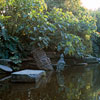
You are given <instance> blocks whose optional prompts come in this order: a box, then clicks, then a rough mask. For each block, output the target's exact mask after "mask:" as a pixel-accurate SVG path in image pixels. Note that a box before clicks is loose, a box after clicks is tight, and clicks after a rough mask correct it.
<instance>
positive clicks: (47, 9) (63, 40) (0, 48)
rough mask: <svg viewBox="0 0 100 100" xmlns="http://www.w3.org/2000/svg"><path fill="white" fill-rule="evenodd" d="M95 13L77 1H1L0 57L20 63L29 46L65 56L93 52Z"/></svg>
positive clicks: (98, 19) (95, 32) (98, 20)
mask: <svg viewBox="0 0 100 100" xmlns="http://www.w3.org/2000/svg"><path fill="white" fill-rule="evenodd" d="M99 14H100V11H99V10H98V11H96V12H91V11H88V10H87V9H86V8H83V7H82V6H81V2H80V0H45V1H44V0H20V1H19V0H2V1H0V59H12V60H13V61H14V63H15V64H17V63H20V62H21V59H22V58H24V57H25V56H27V54H28V53H29V50H31V47H32V46H34V47H40V48H42V49H50V50H54V51H57V52H60V53H64V54H65V56H66V55H70V56H79V57H82V56H85V55H88V54H93V51H94V49H96V48H95V47H93V39H94V40H95V38H99V37H100V36H99V33H97V32H100V29H99V27H100V25H99V23H100V16H99ZM99 41H100V40H99ZM97 48H98V47H97ZM26 49H28V50H26ZM96 50H97V49H96ZM95 56H96V54H95Z"/></svg>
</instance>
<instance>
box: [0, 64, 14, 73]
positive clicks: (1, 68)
mask: <svg viewBox="0 0 100 100" xmlns="http://www.w3.org/2000/svg"><path fill="white" fill-rule="evenodd" d="M0 70H2V71H4V72H12V71H13V70H12V69H11V68H10V67H8V66H4V65H0Z"/></svg>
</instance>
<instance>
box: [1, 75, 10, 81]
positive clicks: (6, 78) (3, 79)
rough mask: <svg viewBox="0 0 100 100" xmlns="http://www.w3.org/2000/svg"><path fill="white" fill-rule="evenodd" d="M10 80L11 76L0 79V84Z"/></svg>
mask: <svg viewBox="0 0 100 100" xmlns="http://www.w3.org/2000/svg"><path fill="white" fill-rule="evenodd" d="M10 78H11V76H6V77H4V78H2V79H0V82H2V81H6V80H8V79H10Z"/></svg>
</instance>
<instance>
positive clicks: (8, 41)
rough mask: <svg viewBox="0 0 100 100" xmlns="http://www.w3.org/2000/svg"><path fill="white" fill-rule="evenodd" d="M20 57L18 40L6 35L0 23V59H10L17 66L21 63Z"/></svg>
mask: <svg viewBox="0 0 100 100" xmlns="http://www.w3.org/2000/svg"><path fill="white" fill-rule="evenodd" d="M19 51H20V52H19ZM20 57H21V46H20V43H19V40H18V38H17V37H12V36H10V35H8V34H7V31H6V29H5V27H4V26H3V24H2V23H0V59H1V58H2V59H11V60H12V61H13V62H14V63H15V64H17V63H20V62H21V61H20Z"/></svg>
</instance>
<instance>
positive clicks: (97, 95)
mask: <svg viewBox="0 0 100 100" xmlns="http://www.w3.org/2000/svg"><path fill="white" fill-rule="evenodd" d="M99 77H100V65H90V66H88V67H86V66H85V67H84V66H83V67H77V66H76V67H71V68H69V69H67V70H66V71H64V72H61V73H56V72H54V73H52V72H51V73H48V74H47V77H46V78H44V79H43V80H41V81H40V82H39V83H38V84H12V83H10V82H8V83H6V82H5V83H3V84H2V86H0V100H100V78H99Z"/></svg>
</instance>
